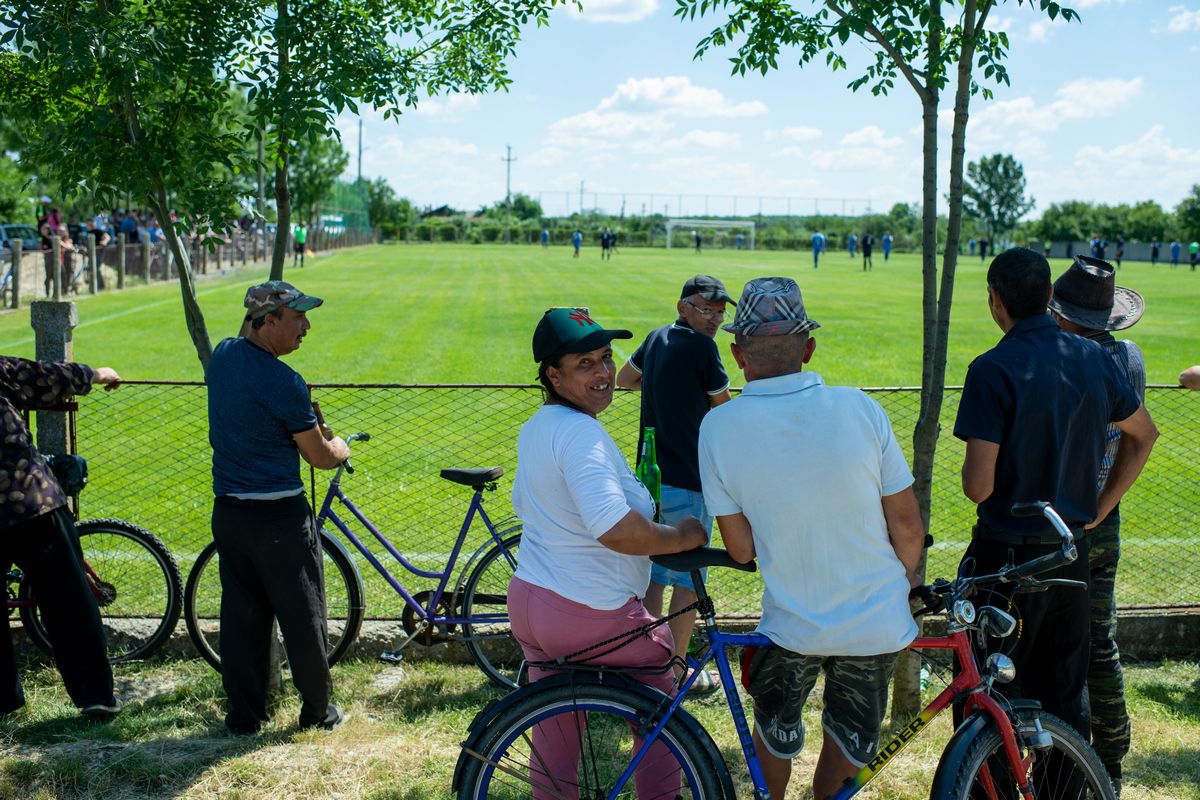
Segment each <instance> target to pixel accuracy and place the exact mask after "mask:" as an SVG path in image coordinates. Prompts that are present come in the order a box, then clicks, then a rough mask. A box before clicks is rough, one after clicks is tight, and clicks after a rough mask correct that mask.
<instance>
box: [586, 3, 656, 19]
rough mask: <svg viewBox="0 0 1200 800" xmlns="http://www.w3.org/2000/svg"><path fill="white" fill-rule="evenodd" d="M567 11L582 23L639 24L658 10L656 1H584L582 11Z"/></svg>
mask: <svg viewBox="0 0 1200 800" xmlns="http://www.w3.org/2000/svg"><path fill="white" fill-rule="evenodd" d="M568 10H569V12H570V13H572V14H574V15H575V16H577V17H579V18H580V19H582V20H583V21H584V22H618V23H628V22H640V21H641V20H643V19H645V18H646V17H648V16H650V15H651V14H653V13H654V12H655V11H657V10H658V0H584V2H583V9H582V10H580V11H576V10H575V9H574V7H569V8H568Z"/></svg>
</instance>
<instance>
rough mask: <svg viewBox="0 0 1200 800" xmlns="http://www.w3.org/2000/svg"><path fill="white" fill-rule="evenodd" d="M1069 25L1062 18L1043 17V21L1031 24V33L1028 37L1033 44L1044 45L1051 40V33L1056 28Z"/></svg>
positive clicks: (1039, 20) (1029, 32)
mask: <svg viewBox="0 0 1200 800" xmlns="http://www.w3.org/2000/svg"><path fill="white" fill-rule="evenodd" d="M1067 24H1069V23H1067V21H1066V20H1065V19H1063V18H1062V17H1055V18H1054V19H1050V18H1049V17H1042V18H1041V19H1038V20H1035V21H1034V22H1031V23H1029V31H1028V34H1027V35H1028V37H1029V40H1030V41H1031V42H1037V43H1039V44H1044V43H1045V42H1048V41H1049V40H1050V33H1051V32H1052V31H1053V30H1054V29H1055V28H1062V27H1065V26H1066V25H1067Z"/></svg>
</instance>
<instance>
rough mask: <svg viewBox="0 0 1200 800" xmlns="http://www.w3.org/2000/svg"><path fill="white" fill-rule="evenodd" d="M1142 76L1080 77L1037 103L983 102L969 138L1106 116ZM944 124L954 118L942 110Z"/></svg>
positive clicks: (985, 139)
mask: <svg viewBox="0 0 1200 800" xmlns="http://www.w3.org/2000/svg"><path fill="white" fill-rule="evenodd" d="M1142 84H1143V80H1142V78H1140V77H1138V78H1131V79H1129V80H1122V79H1121V78H1104V79H1095V78H1080V79H1078V80H1074V81H1071V82H1070V83H1067V84H1065V85H1064V86H1062V87H1061V88H1060V89H1059V90H1058V91H1057V92H1055V99H1054V100H1052V101H1051V102H1049V103H1046V104H1044V105H1039V104H1038V103H1037V102H1036V101H1035V100H1034V99H1033V98H1032V97H1030V96H1028V95H1026V96H1024V97H1014V98H1012V99H1011V100H997V101H994V102H991V103H988V104H987V105H985V106H984V107H983V108H982V109H980V110H979V111H978V112H976V113H974V114H972V115H971V119H970V122H969V123H968V136H967V138H968V140H969V141H972V142H974V143H975V144H980V143H982V144H988V143H994V142H998V141H1009V140H1011V138H1012V135H1013V131H1014V130H1016V131H1019V132H1020V134H1021V136H1022V138H1024V139H1028V138H1029V137H1030V136H1031V134H1039V133H1040V134H1045V133H1050V132H1052V131H1055V130H1057V129H1058V128H1059V126H1061V125H1062V124H1063V123H1064V122H1066V121H1068V120H1081V119H1096V118H1101V117H1108V116H1111V115H1113V114H1114V113H1116V112H1117V111H1119V110H1120V109H1121V107H1123V106H1125V105H1127V104H1128V103H1129V102H1130V101H1131V100H1132V99H1133V98H1134V97H1136V96H1137V95H1138V94H1139V93H1141V91H1142ZM942 114H943V118H942V120H941V121H942V123H943V124H949V123H950V122H951V120H952V119H953V117H952V114H953V112H952V111H949V110H943V112H942Z"/></svg>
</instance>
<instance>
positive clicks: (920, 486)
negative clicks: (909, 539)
mask: <svg viewBox="0 0 1200 800" xmlns="http://www.w3.org/2000/svg"><path fill="white" fill-rule="evenodd" d="M941 5H942V4H941V0H930V2H929V19H930V27H929V29H928V37H929V38H928V45H929V57H928V64H929V65H930V68H929V69H927V70H926V75H927V77H926V79H925V87H924V89H925V91H924V92H923V93H922V94H921V129H922V133H921V139H922V142H921V146H922V156H923V159H924V161H923V165H922V166H923V169H922V181H921V330H922V341H921V407H920V411H919V413H918V415H917V424H916V427H915V428H914V429H913V492H914V493H915V494H916V496H917V504H918V506H920V509H921V522H922V523H923V524H924V526H925V530H927V531H928V530H929V518H930V500H931V494H932V489H933V455H934V449H935V448H936V447H937V436H938V414H939V413H940V412H941V407H942V399H941V398H942V395H941V387H940V386H938V387H936V388H935V387H934V386H933V383H934V382H935V380H937V378H936V377H935V376H936V375H938V374H939V371H938V369H937V364H936V358H937V355H936V354H937V336H938V319H937V311H938V304H937V244H938V242H937V196H938V195H937V134H938V102H939V99H940V87H939V86H938V83H937V79H936V77H935V76H934V75H933V74H932V73H933V69H932V65H935V64H938V63H939V62H940V61H941V52H942V32H941V28H940V25H941V21H942V9H941ZM945 365H946V358H945V352H944V351H943V353H942V368H941V373H944V372H945ZM917 573H918V576H919V577H920V579H921V580H922V581H924V580H925V553H924V552H922V553H921V560H920V563H919V564H918V567H917ZM917 624H918V633H919V628H920V620H918V622H917ZM920 709H921V658H920V656H919V655H918V654H917V653H914V652H913V651H911V650H905V651H904V652H902V653H901V654H900V657H899V659H897V661H896V674H895V680H894V683H893V690H892V719H893V721H902V722H906V721H907V720H908V718H909V717H911V716H913V715H914V714H916V713H917V712H918V711H919V710H920Z"/></svg>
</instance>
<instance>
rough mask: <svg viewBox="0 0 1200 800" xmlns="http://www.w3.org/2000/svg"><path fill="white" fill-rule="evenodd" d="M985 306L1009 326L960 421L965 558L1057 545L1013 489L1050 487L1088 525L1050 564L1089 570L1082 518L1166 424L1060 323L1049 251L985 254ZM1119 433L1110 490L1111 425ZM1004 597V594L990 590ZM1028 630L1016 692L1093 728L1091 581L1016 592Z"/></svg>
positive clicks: (1116, 493)
mask: <svg viewBox="0 0 1200 800" xmlns="http://www.w3.org/2000/svg"><path fill="white" fill-rule="evenodd" d="M987 281H988V308H989V309H990V310H991V314H992V319H993V320H995V322H996V324H997V325H998V326H999V327H1000V329H1001V330H1002V331H1004V336H1003V338H1002V339H1001V340H1000V342H999V344H997V345H996V346H995V347H993V348H992V349H991V350H989V351H987V352H986V353H984V354H983V355H981V356H979V357H978V358H976V359H975V360H974V361H973V362H972V363H971V366H970V367H969V368H968V370H967V378H966V381H965V382H964V386H963V394H962V400H961V402H960V405H959V410H958V418H957V420H956V421H955V423H954V435H955V436H957V437H958V438H960V439H962V440H964V441H965V442H966V443H967V452H966V458H965V460H964V461H963V467H962V485H963V492H964V494H966V496H967V497H968V498H969V499H970V500H971V501H972V502H975V503H977V504H978V509H977V513H978V515H979V521H978V524H977V525H976V526H975V528H974V530H973V532H972V541H971V544H970V546H969V547H968V548H967V553H966V558H972V559H974V560H975V571H976V573H978V574H982V573H986V572H993V571H995V570H996V569H998V568H999V567H1002V566H1004V564H1006V563H1008V562H1009V561H1010V560H1011V561H1013V562H1015V563H1018V564H1019V563H1023V562H1025V561H1029V560H1031V559H1033V558H1036V557H1038V556H1041V555H1045V554H1047V553H1051V552H1054V551H1056V550H1058V549H1059V542H1058V537H1057V535H1056V534H1055V533H1054V532H1053V530H1052V529H1051V527H1050V525H1049V523H1047V522H1046V520H1044V519H1043V518H1041V517H1020V518H1018V517H1014V516H1013V515H1012V513H1011V508H1012V505H1013V503H1018V502H1026V501H1034V500H1046V501H1049V502H1050V503H1051V504H1052V505H1053V506H1054V508H1055V509H1056V510H1057V511H1058V513H1059V514H1060V515H1061V516H1062V518H1063V520H1065V521H1066V523H1067V524H1068V525H1070V526H1071V528H1072V529H1073V530H1075V531H1077V534H1076V535H1077V543H1078V545H1079V557H1078V558H1077V559H1076V560H1075V561H1074V562H1072V563H1071V564H1067V565H1065V566H1062V567H1059V568H1058V569H1056V570H1053V571H1051V572H1048V573H1044V574H1043V576H1042V577H1053V578H1071V579H1074V580H1079V581H1083V582H1084V583H1086V582H1087V581H1088V552H1087V536H1086V532H1085V529H1086V528H1091V527H1094V526H1095V525H1097V524H1098V523H1100V522H1101V521H1103V520H1104V518H1105V517H1106V516H1107V515H1108V513H1109V512H1110V511H1112V510H1113V508H1114V507H1116V505H1117V503H1118V501H1119V500H1120V499H1121V496H1122V495H1123V494H1124V493H1125V491H1126V490H1127V489H1129V487H1130V486H1131V485H1132V484H1133V482H1134V480H1135V479H1136V478H1137V476H1138V474H1139V473H1140V472H1141V470H1142V466H1143V465H1144V464H1145V463H1146V459H1147V458H1148V457H1149V455H1150V449H1151V447H1153V445H1154V440H1155V438H1157V436H1158V431H1157V430H1156V429H1155V427H1154V423H1153V421H1151V419H1150V415H1149V414H1148V413H1147V412H1146V409H1145V408H1144V407H1143V406H1142V404H1141V401H1140V400H1139V399H1138V396H1137V393H1136V392H1135V391H1134V389H1133V387H1132V386H1131V385H1130V384H1129V380H1128V379H1127V378H1126V376H1125V375H1124V374H1123V372H1122V371H1121V370H1120V369H1118V368H1117V366H1116V364H1115V363H1114V362H1113V360H1112V359H1111V358H1110V357H1109V356H1108V354H1107V353H1105V352H1104V349H1103V348H1101V347H1100V346H1099V345H1098V344H1096V343H1095V342H1093V341H1089V340H1088V339H1084V338H1082V337H1080V336H1075V335H1073V334H1070V333H1067V332H1065V331H1063V330H1060V329H1059V327H1058V325H1056V324H1055V322H1054V320H1053V319H1052V318H1051V317H1050V316H1048V315H1047V314H1046V304H1047V301H1048V300H1049V299H1050V294H1051V288H1050V265H1049V264H1048V263H1047V262H1046V259H1045V258H1044V257H1043V256H1042V255H1041V254H1039V253H1036V252H1034V251H1033V250H1029V249H1026V248H1023V247H1022V248H1014V249H1012V250H1006V251H1005V252H1003V253H1001V254H1000V255H999V256H997V257H996V258H995V259H993V261H992V263H991V266H989V267H988V275H987ZM1109 422H1113V423H1115V424H1116V426H1117V427H1118V428H1119V429H1120V431H1121V434H1122V435H1121V443H1120V447H1119V450H1118V451H1117V455H1116V458H1115V461H1114V463H1113V467H1112V470H1111V471H1110V472H1109V475H1108V479H1107V481H1105V483H1104V486H1103V488H1102V489H1101V491H1100V493H1099V496H1097V494H1096V480H1097V476H1098V475H1099V473H1100V463H1101V458H1102V456H1103V454H1104V437H1105V429H1106V427H1107V425H1108V423H1109ZM993 602H994V601H993ZM1013 603H1014V606H1015V610H1016V612H1017V615H1018V616H1019V617H1020V618H1021V620H1022V627H1021V629H1020V634H1019V638H1018V639H1017V640H1016V642H1015V643H1014V642H1013V641H1012V640H1011V639H1009V640H1006V641H1005V642H1004V646H1005V648H1006V650H1008V648H1011V650H1009V655H1010V657H1011V658H1012V660H1013V662H1014V663H1015V664H1016V667H1017V678H1016V681H1015V683H1014V684H1013V696H1016V697H1025V698H1030V699H1034V700H1039V701H1041V704H1042V707H1043V708H1044V709H1046V710H1047V711H1049V712H1050V713H1052V714H1055V715H1056V716H1059V717H1061V718H1062V719H1064V720H1066V721H1067V722H1068V723H1070V724H1071V725H1073V726H1075V728H1077V729H1078V730H1079V731H1080V733H1082V734H1083V735H1084V736H1087V735H1088V734H1089V729H1090V714H1089V711H1088V707H1087V704H1086V702H1085V699H1084V688H1085V686H1086V683H1087V670H1088V649H1089V626H1088V593H1087V592H1086V591H1084V590H1082V589H1078V588H1070V587H1058V586H1052V587H1050V588H1048V589H1046V590H1044V591H1041V592H1035V593H1029V594H1019V595H1017V596H1016V597H1014V598H1013Z"/></svg>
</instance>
